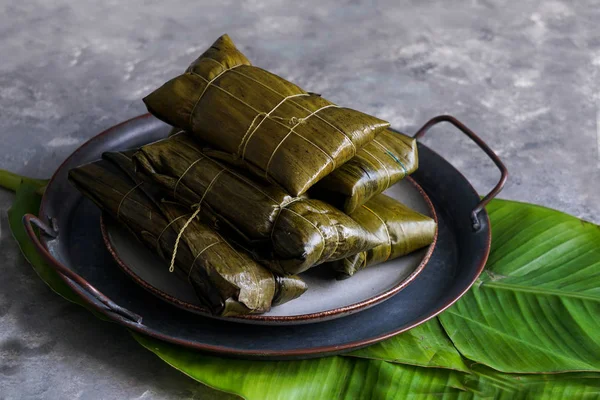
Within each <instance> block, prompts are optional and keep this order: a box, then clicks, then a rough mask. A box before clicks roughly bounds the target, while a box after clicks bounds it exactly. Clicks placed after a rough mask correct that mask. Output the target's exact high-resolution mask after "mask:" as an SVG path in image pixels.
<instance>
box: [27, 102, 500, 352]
mask: <svg viewBox="0 0 600 400" xmlns="http://www.w3.org/2000/svg"><path fill="white" fill-rule="evenodd" d="M154 119H155V118H154V117H153V116H152V115H151V114H149V113H146V114H142V115H138V116H136V117H133V118H131V119H129V120H126V121H123V122H120V123H118V124H116V125H113V126H111V127H109V128H107V129H105V130H104V131H102V132H101V133H99V134H97V135H95V136H93V137H91V138H90V139H88V140H87V141H86V142H84V143H83V144H82V145H81V146H79V147H78V148H77V149H76V150H75V151H74V152H73V153H71V155H69V156H68V157H67V158H66V159H65V160H64V161H63V162H62V163H61V164H60V165H59V167H58V168H57V169H56V171H55V172H54V174H53V175H52V177H51V178H50V180H49V181H48V186H47V187H48V188H51V187H52V185H53V184H54V182H55V181H56V180H57V179H58V177H59V175H60V174H62V173H64V171H63V169H64V167H65V165H66V164H67V163H69V162H70V161H71V159H72V158H75V156H76V155H77V154H78V153H80V152H83V151H84V150H85V149H86V148H87V147H88V146H94V145H96V143H97V142H101V141H102V140H103V139H104V137H106V136H108V135H110V134H111V133H113V131H116V130H119V129H122V128H124V127H125V126H127V125H129V124H132V125H135V124H137V123H142V122H145V121H146V120H149V121H152V120H154ZM145 123H148V122H145ZM420 145H422V146H425V145H423V144H422V143H420ZM425 147H426V148H427V149H428V150H429V151H431V152H432V153H433V154H435V155H437V156H438V157H439V158H440V159H442V160H444V161H446V162H447V163H448V165H449V166H450V167H452V169H453V170H454V172H456V174H458V176H459V177H460V178H461V179H462V180H463V182H464V183H465V184H466V186H467V190H468V191H470V193H471V195H473V196H476V197H479V194H478V193H477V191H476V190H475V188H474V187H473V185H472V184H471V182H470V181H469V180H468V179H467V178H466V177H465V175H464V174H463V173H462V172H461V171H460V170H458V169H457V168H455V167H454V166H452V165H451V164H450V163H449V162H448V161H447V160H446V159H445V158H444V157H442V156H440V155H439V154H438V153H437V152H436V151H434V150H433V149H430V148H429V147H427V146H425ZM50 195H51V194H50V191H45V192H44V194H43V195H42V200H41V203H40V209H39V217H40V218H41V219H42V220H49V219H50V218H51V217H50V216H49V215H48V214H47V212H46V210H45V208H46V207H48V206H49V200H48V197H49V196H50ZM480 218H481V219H482V220H483V222H484V223H483V224H482V227H485V231H486V232H484V233H485V238H484V241H485V247H484V248H483V249H482V252H481V253H480V254H478V256H479V257H478V263H477V268H476V269H475V271H474V272H475V273H474V274H473V277H472V278H471V279H470V282H468V284H467V285H466V286H465V287H464V289H463V290H462V291H460V292H459V294H458V295H457V296H456V297H454V298H453V299H450V300H448V301H447V302H445V303H444V304H443V305H442V306H441V307H438V308H435V309H433V310H432V311H431V314H430V315H429V316H427V317H424V318H418V319H416V320H415V321H414V322H413V323H412V324H409V325H407V326H403V327H401V328H398V329H393V330H391V331H389V332H386V333H384V334H381V335H378V336H374V337H371V338H368V339H360V340H355V341H352V342H348V343H345V344H338V345H326V346H317V347H312V348H309V349H291V350H249V349H239V348H232V347H227V346H220V345H214V344H209V343H200V342H196V341H193V340H189V339H183V338H178V337H175V336H172V335H168V334H165V333H162V332H161V331H160V330H159V329H156V328H152V327H148V326H145V325H144V324H143V320H138V321H134V320H132V319H128V318H125V317H123V316H122V315H120V314H116V313H114V312H112V311H110V310H109V309H107V308H106V307H104V306H103V305H102V304H101V303H100V302H99V301H98V300H96V299H94V298H93V297H92V296H91V295H90V294H89V293H87V291H86V290H85V288H84V287H82V286H80V285H78V284H77V283H75V282H74V281H72V280H71V279H69V278H68V277H67V276H65V275H64V274H62V273H60V272H57V274H58V276H59V278H60V279H62V280H63V281H64V282H65V283H66V284H67V286H69V287H70V288H71V289H72V290H73V291H74V292H75V293H76V294H77V295H78V296H79V298H80V299H81V300H82V301H83V302H84V303H85V304H86V305H87V306H89V307H90V308H92V309H93V310H95V311H97V312H99V313H101V314H102V315H105V316H106V317H107V318H108V319H110V320H111V321H113V322H116V323H118V324H120V325H122V326H124V327H126V328H129V329H131V330H133V331H135V332H137V333H139V334H144V335H147V336H150V337H153V338H155V339H159V340H163V341H165V342H168V343H173V344H176V345H180V346H184V347H187V348H190V349H194V350H200V351H206V352H210V353H213V354H220V355H225V356H230V357H236V356H246V357H257V358H260V359H268V358H275V359H290V358H303V357H304V358H306V357H311V356H313V357H314V356H319V355H321V356H326V355H332V354H338V353H341V352H344V351H350V350H355V349H358V348H362V347H365V346H368V345H371V344H374V343H377V342H380V341H382V340H385V339H388V338H390V337H393V336H395V335H397V334H400V333H402V332H406V331H408V330H410V329H412V328H414V327H416V326H418V325H421V324H423V323H425V322H427V321H429V320H431V319H433V318H435V317H437V316H438V315H439V314H440V313H441V312H443V311H445V310H446V309H448V308H449V307H451V306H452V305H453V304H455V303H456V302H457V301H458V300H459V299H460V298H461V297H462V296H463V295H464V294H465V293H466V292H467V291H469V290H470V288H471V287H472V286H473V284H474V283H475V282H476V280H477V278H478V277H479V276H480V275H481V273H482V272H483V269H484V267H485V264H486V262H487V260H488V258H489V254H490V245H491V239H492V230H491V224H490V219H489V214H488V212H487V210H486V209H485V208H484V209H483V210H482V212H481V213H480ZM51 240H52V238H49V237H46V236H41V237H40V244H41V246H38V245H37V244H36V248H37V249H38V251H39V252H40V253H41V255H42V256H43V257H44V258H45V259H46V261H47V262H49V263H51V264H54V265H57V267H56V268H57V269H59V268H61V267H62V268H69V267H68V266H66V265H64V264H62V263H61V262H60V261H59V260H58V259H57V258H55V257H54V255H52V253H50V245H49V242H50V241H51ZM69 269H70V268H69Z"/></svg>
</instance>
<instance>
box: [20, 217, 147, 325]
mask: <svg viewBox="0 0 600 400" xmlns="http://www.w3.org/2000/svg"><path fill="white" fill-rule="evenodd" d="M23 225H25V231H26V232H27V235H28V236H29V239H31V241H32V242H33V244H34V245H35V247H37V249H38V251H39V252H40V253H41V255H42V256H43V257H44V258H45V259H46V261H47V262H48V265H50V266H51V267H52V268H53V269H54V270H55V271H56V272H58V273H59V274H61V275H64V276H66V277H67V278H69V279H71V280H72V281H74V282H75V283H77V284H78V285H79V286H81V287H82V288H83V289H84V290H85V291H87V292H88V293H90V294H91V295H92V296H93V297H95V298H96V299H97V300H98V301H99V302H100V303H102V304H104V306H105V307H106V308H107V309H108V310H109V311H111V312H113V313H115V314H117V315H118V316H121V317H124V318H126V319H128V320H130V321H133V322H135V323H136V324H141V323H142V317H141V316H139V315H137V314H136V313H133V312H131V311H129V310H127V309H126V308H123V307H121V306H119V305H118V304H116V303H115V302H113V301H112V300H111V299H109V298H108V297H106V296H105V295H104V294H102V292H100V291H99V290H98V289H96V288H95V287H93V286H92V285H90V283H89V282H88V281H86V280H85V279H83V278H82V277H81V276H80V275H78V274H77V273H76V272H74V271H72V270H71V269H69V268H67V267H66V266H65V265H63V264H62V263H60V262H59V261H57V260H55V259H54V257H52V255H51V254H50V253H49V252H48V251H47V250H46V248H45V247H44V246H43V245H42V243H41V242H40V239H39V238H38V236H37V235H36V234H35V231H34V229H33V225H35V226H37V227H38V228H39V229H40V234H43V235H47V236H49V237H52V238H56V237H57V236H58V233H57V232H56V230H54V229H52V228H50V227H49V226H48V225H46V223H44V222H43V221H42V220H40V219H39V218H38V217H36V216H35V215H33V214H25V215H24V216H23Z"/></svg>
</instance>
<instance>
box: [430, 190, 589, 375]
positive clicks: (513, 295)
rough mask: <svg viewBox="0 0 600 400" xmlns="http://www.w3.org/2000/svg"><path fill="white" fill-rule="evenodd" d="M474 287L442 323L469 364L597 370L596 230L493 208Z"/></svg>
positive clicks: (524, 207)
mask: <svg viewBox="0 0 600 400" xmlns="http://www.w3.org/2000/svg"><path fill="white" fill-rule="evenodd" d="M488 211H489V213H490V218H491V220H492V229H493V231H492V236H493V251H492V253H491V254H490V258H489V261H488V264H487V267H486V271H485V272H484V273H483V274H482V275H481V278H480V280H479V281H478V282H477V283H476V284H475V286H474V287H473V289H471V291H469V292H468V293H467V294H466V295H465V296H464V297H463V298H462V299H461V300H460V301H459V302H457V303H456V304H455V305H454V306H453V307H452V308H450V309H449V310H447V311H446V312H445V313H443V314H442V315H441V316H440V320H441V322H442V325H443V326H444V328H445V330H446V332H447V333H448V335H450V338H451V339H452V341H453V342H454V344H455V345H456V347H457V348H458V350H459V351H460V352H461V353H462V354H463V355H464V356H465V357H467V358H469V359H471V360H473V361H476V362H478V363H483V364H485V365H488V366H491V367H492V368H495V369H497V370H500V371H505V372H524V373H532V372H557V371H599V370H600V226H598V225H594V224H591V223H588V222H585V221H581V220H579V219H577V218H575V217H572V216H569V215H566V214H563V213H560V212H557V211H554V210H550V209H548V208H544V207H540V206H535V205H530V204H523V203H516V202H511V201H504V200H495V201H493V202H492V203H491V204H490V205H489V206H488Z"/></svg>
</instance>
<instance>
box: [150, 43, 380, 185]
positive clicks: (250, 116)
mask: <svg viewBox="0 0 600 400" xmlns="http://www.w3.org/2000/svg"><path fill="white" fill-rule="evenodd" d="M144 102H145V103H146V106H147V107H148V110H149V111H150V112H151V113H152V114H154V115H155V116H156V117H158V118H160V119H162V120H163V121H165V122H167V123H169V124H171V125H173V126H176V127H178V128H182V129H184V130H185V131H187V132H189V133H190V134H191V135H193V136H195V137H197V138H199V139H200V140H202V141H205V142H208V143H210V144H211V145H212V146H214V147H216V148H218V149H220V150H222V152H223V153H222V154H221V157H223V158H224V159H226V160H229V161H230V162H231V161H234V160H235V161H237V162H239V163H243V164H244V165H245V167H246V168H247V169H249V170H250V171H252V172H253V173H255V174H256V175H258V176H261V177H264V178H266V179H268V180H269V181H271V182H276V183H278V184H279V185H281V186H282V187H283V188H284V189H285V190H286V191H287V192H288V193H290V194H291V195H293V196H298V195H301V194H302V193H304V192H305V191H306V190H308V188H309V187H311V186H312V185H313V184H314V183H316V182H317V181H319V180H320V179H322V178H323V177H324V176H326V175H327V174H329V173H330V172H332V171H333V170H335V169H336V168H337V167H339V166H341V165H342V164H344V163H345V162H346V161H348V160H349V159H350V158H352V157H354V155H355V154H356V153H357V151H358V150H359V149H360V148H361V147H363V146H364V145H365V144H366V143H368V142H370V141H371V140H372V139H373V138H375V136H376V135H377V134H378V133H380V132H381V131H383V130H384V129H385V128H386V127H388V126H389V123H387V122H385V121H382V120H380V119H378V118H375V117H372V116H370V115H367V114H364V113H361V112H359V111H355V110H351V109H348V108H343V107H340V106H337V105H335V104H333V103H331V102H329V101H327V100H325V99H324V98H322V97H321V96H319V95H315V94H312V93H308V92H305V91H304V90H302V89H300V88H299V87H298V86H296V85H294V84H293V83H290V82H288V81H286V80H285V79H283V78H280V77H279V76H277V75H274V74H271V73H270V72H267V71H265V70H263V69H261V68H258V67H255V66H252V65H251V64H250V61H248V59H247V58H246V57H245V56H244V55H243V54H242V53H241V52H240V51H239V50H238V49H237V48H236V47H235V45H234V44H233V42H232V41H231V39H230V38H229V36H227V35H223V36H221V37H220V38H219V39H218V40H217V41H216V42H215V43H214V44H213V45H212V46H211V47H210V48H209V49H208V50H206V52H204V54H202V55H201V56H200V57H199V58H198V59H197V60H196V61H194V62H193V63H192V64H191V65H190V67H189V68H188V69H187V71H186V72H185V73H184V74H182V75H180V76H178V77H176V78H174V79H172V80H170V81H169V82H167V83H165V84H164V85H163V86H162V87H160V88H158V89H157V90H155V91H154V92H152V93H151V94H150V95H148V96H147V97H146V98H144Z"/></svg>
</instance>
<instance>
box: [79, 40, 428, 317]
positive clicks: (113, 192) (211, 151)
mask: <svg viewBox="0 0 600 400" xmlns="http://www.w3.org/2000/svg"><path fill="white" fill-rule="evenodd" d="M144 102H145V104H146V106H147V107H148V110H149V111H150V112H151V113H152V114H154V115H155V116H156V117H158V118H160V119H161V120H163V121H165V122H167V123H168V124H170V125H172V126H173V127H174V130H173V134H171V135H170V136H169V137H168V138H165V139H163V140H160V141H158V142H154V143H150V144H147V145H145V146H142V147H141V148H139V149H135V150H134V151H131V152H125V153H112V154H106V155H105V160H104V161H100V162H97V163H94V164H90V165H86V166H82V167H79V168H77V169H75V170H74V171H72V173H71V179H72V180H73V181H74V183H75V184H76V185H77V187H78V188H80V190H81V191H82V192H83V193H84V194H85V195H86V196H88V197H90V198H91V199H92V200H94V201H95V202H96V203H97V204H98V205H99V206H100V207H102V208H103V209H104V210H105V211H107V212H108V213H109V214H111V215H113V217H115V218H117V219H118V220H119V221H121V222H122V223H123V224H124V225H125V226H127V227H128V228H129V229H130V230H131V231H132V232H133V233H134V234H135V235H136V236H137V237H138V239H139V240H140V241H142V242H143V243H145V244H146V245H147V246H148V247H150V248H151V249H154V250H155V251H156V252H157V253H158V254H159V255H161V256H162V257H163V258H165V260H167V262H169V261H170V262H171V267H174V268H175V270H176V271H179V273H180V275H181V276H183V277H184V279H187V280H188V281H190V284H192V285H193V286H194V288H195V290H196V293H197V294H198V297H199V298H200V299H201V301H202V302H203V303H204V304H206V305H207V307H209V309H210V310H211V311H212V312H213V313H215V314H220V315H231V314H244V313H261V312H265V311H267V310H268V309H269V308H270V306H271V305H275V304H279V303H282V302H284V301H289V300H292V299H294V298H296V297H298V296H299V295H301V294H302V293H303V292H304V290H306V287H305V285H304V284H303V282H302V281H301V277H297V276H296V274H300V273H302V272H304V271H306V270H308V269H309V268H312V267H315V266H319V265H322V267H321V268H333V269H334V270H335V271H337V272H338V273H339V277H340V278H346V277H349V276H351V275H353V274H354V273H355V272H357V271H358V270H360V269H362V268H364V267H367V266H371V265H375V264H378V263H381V262H384V261H387V260H390V259H393V258H395V257H399V256H401V255H404V254H407V253H409V252H411V251H414V250H416V249H419V248H422V247H424V246H427V245H428V244H430V243H431V242H432V241H433V238H434V236H435V231H436V224H435V222H434V221H433V220H432V219H431V218H429V217H427V216H424V215H422V214H419V213H417V212H415V211H413V210H410V209H409V208H407V207H406V206H404V205H402V204H400V203H399V202H397V201H396V200H394V199H392V198H390V197H387V196H385V195H383V194H381V193H382V192H383V191H384V190H386V189H387V188H389V187H390V186H391V185H393V184H394V183H396V182H398V181H399V180H400V179H402V178H404V177H405V176H407V175H408V174H410V173H412V172H414V171H415V170H416V169H417V167H418V156H417V147H416V142H415V140H414V139H412V138H409V137H407V136H404V135H402V134H399V133H396V132H393V131H391V130H389V129H388V126H389V124H388V123H387V122H385V121H382V120H380V119H378V118H376V117H373V116H370V115H367V114H364V113H361V112H359V111H355V110H351V109H348V108H344V107H340V106H338V105H335V104H333V103H331V102H329V101H328V100H326V99H324V98H323V97H321V96H319V95H316V94H313V93H310V92H306V91H304V90H303V89H301V88H299V87H298V86H296V85H294V84H293V83H290V82H288V81H286V80H285V79H283V78H281V77H279V76H277V75H274V74H271V73H269V72H267V71H265V70H263V69H261V68H258V67H255V66H253V65H251V64H250V62H249V61H248V59H247V58H246V57H245V56H244V55H243V54H242V53H241V52H240V51H239V50H238V49H237V48H236V47H235V45H234V44H233V42H232V41H231V39H230V38H229V37H228V36H227V35H224V36H222V37H220V38H219V39H218V40H217V41H216V42H215V43H214V44H213V45H212V46H211V47H210V48H209V49H208V50H207V51H206V52H205V53H204V54H202V55H201V56H200V57H199V58H198V59H197V60H196V61H194V62H193V63H192V64H191V65H190V67H189V68H188V69H187V70H186V71H185V73H183V74H182V75H179V76H177V77H175V78H174V79H172V80H170V81H169V82H167V83H165V84H164V85H163V86H161V87H160V88H158V89H156V90H155V91H154V92H152V93H151V94H150V95H148V96H147V97H146V98H145V99H144ZM107 163H108V164H111V165H117V166H118V167H119V170H120V174H121V175H118V174H117V172H115V171H114V168H113V170H111V167H110V166H109V165H107ZM113 181H114V182H116V183H114V182H113ZM103 185H104V186H103ZM100 187H102V188H100ZM109 188H110V190H109ZM108 193H110V194H108ZM150 214H151V217H152V218H151V220H150V218H149V216H150ZM249 277H252V279H250V278H249Z"/></svg>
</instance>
